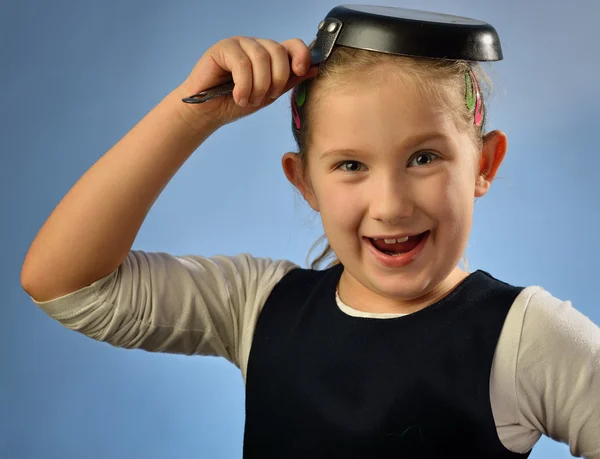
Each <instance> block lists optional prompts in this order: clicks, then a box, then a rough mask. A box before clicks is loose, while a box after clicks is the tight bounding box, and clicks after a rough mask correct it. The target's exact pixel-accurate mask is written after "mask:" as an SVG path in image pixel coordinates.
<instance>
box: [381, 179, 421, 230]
mask: <svg viewBox="0 0 600 459" xmlns="http://www.w3.org/2000/svg"><path fill="white" fill-rule="evenodd" d="M373 190H374V192H373V195H372V196H371V205H370V214H371V215H370V216H371V218H373V219H374V220H378V221H380V222H382V223H386V224H388V225H389V226H394V225H397V224H398V223H400V222H402V221H403V220H405V219H407V218H410V217H412V216H413V213H414V199H413V190H411V186H410V184H409V183H408V182H406V181H404V180H401V179H399V178H398V176H397V175H396V176H393V177H387V178H385V179H381V180H379V181H378V182H377V184H376V185H375V186H374V187H373Z"/></svg>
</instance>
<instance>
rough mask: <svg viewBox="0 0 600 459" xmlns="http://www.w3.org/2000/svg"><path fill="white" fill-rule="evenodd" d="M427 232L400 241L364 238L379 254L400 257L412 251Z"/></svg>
mask: <svg viewBox="0 0 600 459" xmlns="http://www.w3.org/2000/svg"><path fill="white" fill-rule="evenodd" d="M428 232H429V230H428V231H425V232H423V233H421V234H417V235H415V236H410V237H408V238H407V237H404V238H402V239H375V238H370V237H369V238H366V239H368V240H369V243H370V244H371V245H372V246H373V247H375V248H376V249H377V250H378V251H379V252H381V253H385V254H386V255H390V256H400V255H403V254H405V253H408V252H410V251H412V250H414V249H415V248H416V247H417V246H418V245H419V244H420V243H421V241H422V240H423V238H424V237H425V236H426V235H427V233H428Z"/></svg>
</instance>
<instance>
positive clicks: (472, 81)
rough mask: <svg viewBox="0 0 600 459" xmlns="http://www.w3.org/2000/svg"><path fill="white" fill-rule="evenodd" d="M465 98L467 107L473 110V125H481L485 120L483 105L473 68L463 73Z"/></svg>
mask: <svg viewBox="0 0 600 459" xmlns="http://www.w3.org/2000/svg"><path fill="white" fill-rule="evenodd" d="M465 98H466V103H467V108H468V109H469V111H470V112H473V122H474V123H475V126H477V127H480V126H482V125H483V121H484V120H485V107H484V105H483V98H482V97H481V91H480V90H479V83H478V82H477V77H476V76H475V73H473V69H469V71H468V72H466V73H465Z"/></svg>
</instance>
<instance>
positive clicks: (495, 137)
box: [475, 131, 508, 198]
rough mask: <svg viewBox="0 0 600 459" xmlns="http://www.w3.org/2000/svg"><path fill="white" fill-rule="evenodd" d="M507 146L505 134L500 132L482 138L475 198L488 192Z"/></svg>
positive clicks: (493, 132)
mask: <svg viewBox="0 0 600 459" xmlns="http://www.w3.org/2000/svg"><path fill="white" fill-rule="evenodd" d="M507 145H508V142H507V138H506V134H505V133H504V132H502V131H492V132H490V133H488V134H486V135H485V137H484V138H483V148H482V150H481V159H480V160H479V174H478V177H477V182H476V183H475V197H476V198H480V197H481V196H483V195H485V194H486V193H487V192H488V191H489V189H490V186H491V184H492V181H493V180H494V177H496V173H497V172H498V169H499V168H500V164H502V161H503V160H504V156H505V155H506V149H507Z"/></svg>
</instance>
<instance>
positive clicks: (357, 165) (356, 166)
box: [336, 161, 362, 172]
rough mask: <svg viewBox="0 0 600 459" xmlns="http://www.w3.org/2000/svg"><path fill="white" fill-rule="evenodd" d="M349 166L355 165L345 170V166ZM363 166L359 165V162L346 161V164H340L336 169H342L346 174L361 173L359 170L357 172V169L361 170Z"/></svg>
mask: <svg viewBox="0 0 600 459" xmlns="http://www.w3.org/2000/svg"><path fill="white" fill-rule="evenodd" d="M349 164H350V165H353V166H354V167H352V168H346V169H345V168H344V166H347V165H349ZM361 166H362V164H361V163H359V162H358V161H344V162H341V163H339V164H338V165H337V167H336V169H342V170H343V171H344V172H359V170H357V169H359V168H360V167H361Z"/></svg>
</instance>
